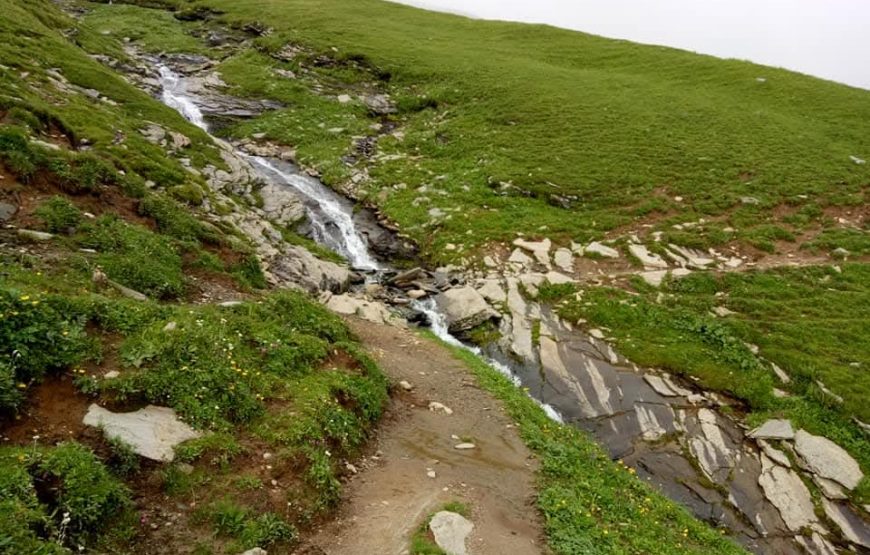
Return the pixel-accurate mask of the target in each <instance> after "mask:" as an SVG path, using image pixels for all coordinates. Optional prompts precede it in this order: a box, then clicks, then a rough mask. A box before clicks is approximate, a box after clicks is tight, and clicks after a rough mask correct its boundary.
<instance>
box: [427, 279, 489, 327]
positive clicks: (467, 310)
mask: <svg viewBox="0 0 870 555" xmlns="http://www.w3.org/2000/svg"><path fill="white" fill-rule="evenodd" d="M435 302H436V303H437V304H438V307H439V308H440V309H441V311H442V312H443V313H444V315H445V316H446V318H447V326H448V329H449V331H450V332H451V333H456V332H463V331H468V330H470V329H472V328H474V327H476V326H479V325H480V324H482V323H484V322H486V321H487V320H491V319H499V318H500V317H501V315H500V314H499V313H498V312H496V311H495V310H493V309H492V308H491V307H490V306H489V305H488V304H487V302H486V299H484V298H483V295H481V294H480V293H478V292H477V290H475V289H474V288H473V287H470V286H465V287H457V288H455V289H449V290H447V291H445V292H443V293H441V294H439V295H438V296H437V297H435Z"/></svg>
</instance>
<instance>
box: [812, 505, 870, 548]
mask: <svg viewBox="0 0 870 555" xmlns="http://www.w3.org/2000/svg"><path fill="white" fill-rule="evenodd" d="M822 507H824V509H825V514H826V515H828V518H830V519H831V521H833V522H834V524H836V525H837V527H838V528H839V529H840V531H841V532H843V537H844V538H846V539H847V540H849V541H850V542H852V543H854V544H856V545H860V546H861V547H866V548H868V549H870V525H868V524H867V523H866V522H864V520H863V519H862V518H861V517H860V516H858V515H856V514H855V513H854V512H852V511H851V510H849V509H848V507H846V506H845V505H844V504H842V503H835V502H833V501H828V500H827V499H822Z"/></svg>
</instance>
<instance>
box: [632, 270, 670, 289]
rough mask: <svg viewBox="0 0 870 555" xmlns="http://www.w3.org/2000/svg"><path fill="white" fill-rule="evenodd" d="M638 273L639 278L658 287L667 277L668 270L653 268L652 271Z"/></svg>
mask: <svg viewBox="0 0 870 555" xmlns="http://www.w3.org/2000/svg"><path fill="white" fill-rule="evenodd" d="M638 275H640V277H641V279H643V280H644V281H645V282H646V283H648V284H649V285H652V286H653V287H658V286H660V285H661V284H662V282H663V281H664V280H665V278H666V277H667V275H668V271H667V270H654V271H652V272H641V273H640V274H638Z"/></svg>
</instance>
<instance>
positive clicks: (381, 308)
mask: <svg viewBox="0 0 870 555" xmlns="http://www.w3.org/2000/svg"><path fill="white" fill-rule="evenodd" d="M326 308H328V309H329V310H331V311H333V312H335V313H338V314H345V315H348V316H357V317H359V318H361V319H363V320H365V321H367V322H373V323H375V324H389V325H398V318H397V317H396V316H394V315H393V313H392V312H390V309H389V308H387V306H386V305H385V304H384V303H381V302H378V301H367V300H365V299H358V298H356V297H353V296H351V295H349V294H344V295H332V296H330V297H329V300H327V302H326Z"/></svg>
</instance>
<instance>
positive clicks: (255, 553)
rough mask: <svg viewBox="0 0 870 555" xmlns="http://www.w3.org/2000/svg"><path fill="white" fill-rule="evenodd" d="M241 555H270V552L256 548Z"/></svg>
mask: <svg viewBox="0 0 870 555" xmlns="http://www.w3.org/2000/svg"><path fill="white" fill-rule="evenodd" d="M241 555H269V552H268V551H266V550H265V549H263V548H262V547H255V548H254V549H249V550H247V551H245V552H244V553H242V554H241Z"/></svg>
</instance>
